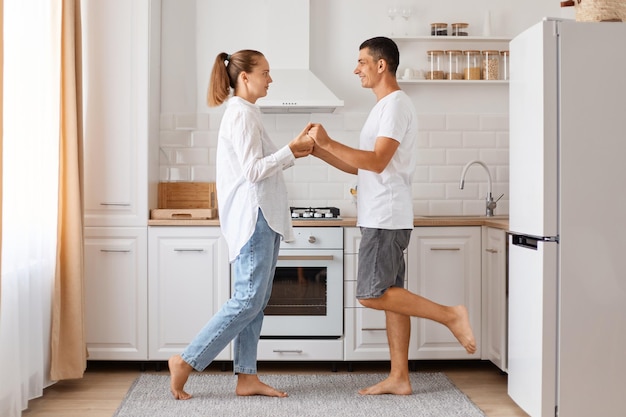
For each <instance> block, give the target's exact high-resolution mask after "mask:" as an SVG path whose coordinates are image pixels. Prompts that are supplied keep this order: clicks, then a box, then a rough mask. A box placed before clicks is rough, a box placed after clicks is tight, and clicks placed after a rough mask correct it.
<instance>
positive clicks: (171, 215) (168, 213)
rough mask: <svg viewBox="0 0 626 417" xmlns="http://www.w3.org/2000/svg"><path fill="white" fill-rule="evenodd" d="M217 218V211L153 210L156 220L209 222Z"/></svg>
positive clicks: (211, 209)
mask: <svg viewBox="0 0 626 417" xmlns="http://www.w3.org/2000/svg"><path fill="white" fill-rule="evenodd" d="M216 217H217V209H215V208H210V209H152V210H151V211H150V218H151V219H154V220H207V219H215V218H216Z"/></svg>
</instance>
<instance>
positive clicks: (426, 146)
mask: <svg viewBox="0 0 626 417" xmlns="http://www.w3.org/2000/svg"><path fill="white" fill-rule="evenodd" d="M196 1H197V5H196V4H195V2H196ZM272 1H275V0H272ZM298 1H302V0H298ZM162 3H163V23H162V57H161V59H162V67H161V72H162V82H161V138H160V143H161V175H160V176H161V180H162V181H167V180H170V181H214V180H215V147H216V141H217V129H218V127H219V122H220V116H221V111H222V110H221V109H219V108H218V109H209V108H207V107H206V106H204V102H205V96H206V87H207V85H206V84H207V83H206V82H205V83H203V81H202V80H203V79H204V80H207V81H208V71H209V70H210V66H211V65H212V63H213V59H214V58H215V54H216V53H217V52H221V51H225V52H232V51H234V50H237V49H241V48H244V47H249V48H258V49H260V50H262V51H264V52H266V51H265V49H264V48H263V45H265V46H266V47H267V48H269V49H272V48H271V47H268V46H267V45H268V40H267V38H266V36H267V35H268V34H267V33H264V31H265V30H266V29H263V28H264V27H265V26H264V25H260V28H261V29H260V30H259V27H254V26H252V24H251V23H246V22H252V23H254V19H255V17H258V18H261V19H264V18H263V16H267V15H268V14H270V15H271V14H279V13H282V10H280V8H279V10H273V9H271V8H267V9H263V7H264V6H265V7H268V4H269V3H270V0H263V1H258V0H233V1H231V2H220V1H217V0H162ZM225 4H227V5H228V7H226V6H225ZM390 5H397V6H399V7H404V6H410V7H411V9H412V16H411V17H410V18H409V20H408V22H405V21H404V20H402V19H401V18H396V20H394V21H393V22H392V21H391V20H390V19H389V18H388V17H387V8H388V7H389V6H390ZM246 6H249V7H246ZM228 8H230V9H228ZM226 9H228V10H226ZM487 11H489V14H490V16H491V25H490V26H491V34H492V35H494V36H507V37H511V38H512V37H514V36H515V35H516V34H517V33H519V32H521V31H523V30H524V29H526V28H527V27H529V26H531V25H533V24H534V23H536V22H537V21H539V20H541V18H542V17H544V16H562V17H568V18H569V17H571V18H573V11H572V9H571V8H570V9H561V8H560V6H559V2H558V1H546V0H527V1H525V2H520V1H512V0H474V1H467V0H441V1H439V2H433V1H423V0H420V1H417V0H413V1H411V0H406V1H393V0H390V1H380V0H310V37H309V42H310V51H309V65H310V67H311V69H312V71H313V72H314V73H315V74H316V75H317V76H318V77H319V78H320V79H321V80H322V81H324V82H325V83H326V84H327V85H328V86H329V87H330V88H331V89H332V90H333V91H334V92H335V94H336V95H337V96H338V97H339V98H341V99H342V100H344V102H345V106H344V107H343V108H342V109H338V110H337V111H336V112H335V113H333V114H313V115H265V116H264V117H265V123H266V127H267V128H268V130H269V132H270V135H272V138H273V140H274V141H275V142H276V143H277V144H278V145H282V144H286V143H287V142H288V141H289V140H290V139H291V138H292V137H293V136H294V135H295V134H296V133H297V132H299V131H300V130H301V129H302V127H303V126H304V125H305V124H306V123H307V122H309V121H315V122H321V123H323V124H324V125H325V126H326V128H327V130H328V131H329V132H330V133H331V136H333V137H335V138H336V139H338V140H341V141H342V142H345V143H347V144H348V145H351V146H357V143H358V133H359V130H360V128H361V125H362V123H363V121H364V120H365V117H366V116H367V112H368V111H369V109H370V108H371V106H372V105H373V104H374V95H373V94H372V93H371V91H369V90H367V89H362V88H361V87H360V84H359V83H358V80H357V79H356V76H355V75H354V74H353V73H352V71H353V69H354V66H355V64H356V57H357V54H358V46H359V44H360V43H361V42H362V41H363V40H365V39H367V38H370V37H373V36H379V35H385V36H390V34H391V31H392V30H393V31H394V32H396V33H401V32H405V31H409V34H414V35H426V34H428V32H429V30H430V26H429V24H430V22H433V21H437V22H450V23H451V22H458V21H463V22H467V23H469V24H470V26H469V30H470V35H481V34H482V30H483V21H484V18H485V14H486V12H487ZM199 16H204V17H202V18H200V17H199ZM246 19H252V20H246ZM241 22H244V25H243V27H242V26H241ZM392 24H393V26H392ZM405 25H406V26H405ZM267 30H269V29H267ZM272 30H273V31H275V30H276V27H275V25H273V27H272ZM195 33H200V40H198V39H197V36H195ZM286 36H288V34H287V35H286ZM247 38H249V44H248V43H246V39H247ZM259 45H261V46H259ZM399 46H400V52H401V64H400V68H401V69H403V68H404V67H405V66H406V65H409V64H410V65H411V66H420V65H422V64H421V61H423V59H424V57H423V54H424V49H423V47H424V45H416V44H414V43H405V42H402V43H399ZM505 46H506V44H505ZM426 47H428V45H426ZM231 48H232V51H231V50H230V49H231ZM271 54H274V55H276V54H277V52H276V51H275V50H272V51H271ZM266 55H268V53H267V52H266ZM302 59H303V58H302V57H300V58H299V60H300V61H301V60H302ZM268 60H269V61H270V65H272V60H271V58H270V56H269V55H268ZM275 61H276V60H275ZM204 73H206V74H204ZM403 89H404V90H405V91H406V92H407V93H408V94H409V95H410V96H411V97H412V98H413V100H414V103H415V105H416V108H417V109H418V114H419V122H420V134H419V145H418V150H417V152H418V167H417V170H416V173H415V176H414V185H413V198H414V209H415V212H416V214H482V213H483V212H484V201H483V199H484V196H485V195H486V185H487V184H486V175H485V173H484V172H482V170H481V168H480V167H478V166H476V167H472V169H470V171H469V172H468V177H467V179H466V186H465V189H464V190H459V188H458V184H459V179H460V174H461V170H462V168H463V166H464V165H465V163H466V162H468V161H470V160H472V159H481V160H483V161H485V162H486V163H487V165H488V166H489V167H490V171H491V174H492V177H493V185H494V189H493V194H494V196H495V197H498V196H499V195H500V194H501V193H504V195H505V196H504V198H503V199H502V200H501V201H500V203H499V204H498V209H497V210H496V214H506V213H508V88H507V85H506V84H500V85H485V86H482V85H479V86H476V85H458V84H457V85H450V86H441V85H424V84H419V85H403ZM286 180H287V185H288V189H289V196H290V204H291V205H294V206H327V205H332V206H337V207H339V208H341V210H342V215H344V216H353V215H355V214H356V209H355V206H354V204H353V201H352V197H351V195H350V193H349V189H350V187H353V186H354V184H355V179H354V178H353V177H351V176H348V175H346V174H343V173H340V172H338V171H337V170H335V169H333V168H330V167H328V166H326V165H325V164H323V163H321V162H320V161H318V160H317V159H315V158H313V157H308V158H302V159H299V160H297V163H296V166H295V167H294V168H292V169H290V170H288V171H286Z"/></svg>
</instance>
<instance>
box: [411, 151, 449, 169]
mask: <svg viewBox="0 0 626 417" xmlns="http://www.w3.org/2000/svg"><path fill="white" fill-rule="evenodd" d="M445 163H446V150H445V149H418V150H417V165H418V166H419V165H429V166H432V165H445Z"/></svg>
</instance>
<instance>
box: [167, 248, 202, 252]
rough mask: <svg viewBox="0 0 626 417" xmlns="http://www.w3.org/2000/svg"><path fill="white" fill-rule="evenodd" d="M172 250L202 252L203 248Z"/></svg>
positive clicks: (177, 250)
mask: <svg viewBox="0 0 626 417" xmlns="http://www.w3.org/2000/svg"><path fill="white" fill-rule="evenodd" d="M174 252H204V249H202V248H200V249H194V248H190V249H174Z"/></svg>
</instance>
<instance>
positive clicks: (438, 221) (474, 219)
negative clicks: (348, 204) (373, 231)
mask: <svg viewBox="0 0 626 417" xmlns="http://www.w3.org/2000/svg"><path fill="white" fill-rule="evenodd" d="M219 225H220V221H219V219H211V220H189V219H180V220H148V226H219ZM293 225H294V226H295V227H355V226H356V218H355V217H344V218H341V219H334V220H294V221H293ZM413 225H414V226H415V227H423V226H489V227H496V228H499V229H504V230H508V228H509V217H508V216H493V217H487V216H416V217H415V219H414V221H413Z"/></svg>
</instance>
